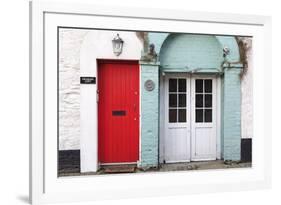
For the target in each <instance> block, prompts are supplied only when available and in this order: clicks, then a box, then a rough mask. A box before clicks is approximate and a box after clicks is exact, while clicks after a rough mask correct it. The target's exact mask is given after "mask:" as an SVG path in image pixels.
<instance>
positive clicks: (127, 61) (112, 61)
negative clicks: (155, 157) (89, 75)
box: [96, 58, 142, 168]
mask: <svg viewBox="0 0 281 205" xmlns="http://www.w3.org/2000/svg"><path fill="white" fill-rule="evenodd" d="M100 62H104V63H116V64H126V63H133V62H136V63H137V65H138V71H139V72H138V74H139V153H138V160H137V161H136V162H118V163H101V162H99V160H98V168H100V166H101V165H127V164H128V165H129V164H136V165H138V164H139V162H141V111H142V107H141V91H142V88H141V65H140V63H139V59H105V58H97V59H96V65H97V74H96V85H97V90H96V95H97V145H98V139H99V136H98V133H99V132H98V128H99V120H98V112H99V104H98V102H99V87H98V82H99V78H98V76H99V75H98V72H99V69H100V67H99V63H100ZM98 149H99V147H97V159H98Z"/></svg>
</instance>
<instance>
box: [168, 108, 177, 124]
mask: <svg viewBox="0 0 281 205" xmlns="http://www.w3.org/2000/svg"><path fill="white" fill-rule="evenodd" d="M169 122H177V109H169Z"/></svg>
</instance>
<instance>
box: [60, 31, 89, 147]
mask: <svg viewBox="0 0 281 205" xmlns="http://www.w3.org/2000/svg"><path fill="white" fill-rule="evenodd" d="M87 33H88V31H87V30H81V29H60V32H59V135H60V137H59V150H69V149H80V48H81V45H82V42H83V39H84V37H85V35H86V34H87Z"/></svg>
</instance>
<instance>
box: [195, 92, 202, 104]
mask: <svg viewBox="0 0 281 205" xmlns="http://www.w3.org/2000/svg"><path fill="white" fill-rule="evenodd" d="M195 105H196V107H203V95H201V94H197V95H196V99H195Z"/></svg>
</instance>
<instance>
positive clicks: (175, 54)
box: [159, 34, 223, 71]
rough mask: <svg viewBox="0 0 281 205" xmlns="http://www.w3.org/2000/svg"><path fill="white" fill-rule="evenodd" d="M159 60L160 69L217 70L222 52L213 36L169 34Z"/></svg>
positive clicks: (221, 59)
mask: <svg viewBox="0 0 281 205" xmlns="http://www.w3.org/2000/svg"><path fill="white" fill-rule="evenodd" d="M159 58H160V64H161V67H162V69H171V70H173V69H174V70H179V69H181V70H183V71H189V70H194V69H198V68H199V69H207V70H210V69H215V70H218V69H219V68H220V67H221V63H222V61H223V51H222V47H221V45H220V43H219V41H218V40H217V39H216V37H215V36H210V35H191V34H171V35H169V36H168V38H167V39H166V40H165V41H164V43H163V45H162V48H161V52H160V57H159Z"/></svg>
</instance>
